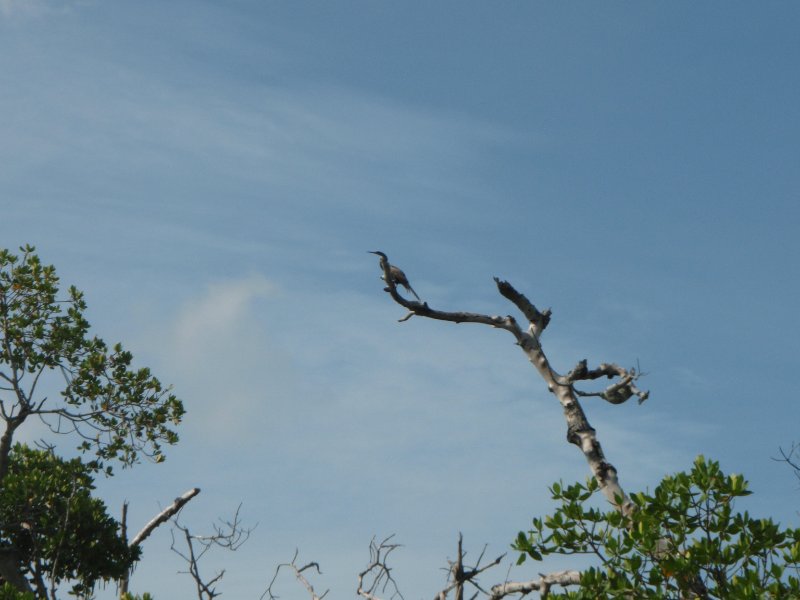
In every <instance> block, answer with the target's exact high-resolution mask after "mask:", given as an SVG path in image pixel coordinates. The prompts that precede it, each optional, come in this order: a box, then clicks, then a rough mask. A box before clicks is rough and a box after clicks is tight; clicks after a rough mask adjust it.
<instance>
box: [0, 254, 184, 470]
mask: <svg viewBox="0 0 800 600" xmlns="http://www.w3.org/2000/svg"><path fill="white" fill-rule="evenodd" d="M20 251H21V255H19V256H17V255H14V254H12V253H11V252H9V251H8V250H0V411H1V413H2V417H3V419H4V420H5V421H6V423H7V431H8V430H9V429H10V430H11V432H13V430H14V429H16V428H17V427H18V426H19V425H21V424H22V422H23V421H24V420H25V419H26V418H27V417H29V416H30V415H34V414H35V415H39V416H40V417H41V418H43V419H44V420H45V421H46V422H48V423H50V424H51V428H52V429H53V430H54V431H57V432H59V433H77V434H78V435H79V436H80V437H81V438H82V439H81V445H80V448H81V449H82V450H84V451H86V450H94V451H95V453H96V456H97V462H96V463H95V464H96V465H97V466H100V465H102V464H103V462H104V461H106V460H108V459H117V460H120V461H121V462H122V463H123V464H124V465H130V464H132V463H134V462H135V461H136V460H137V458H138V455H139V453H144V454H145V455H148V456H151V457H153V458H154V459H155V460H156V461H160V460H163V454H162V450H161V444H162V443H164V442H165V443H168V444H174V443H175V442H177V440H178V436H177V434H176V433H175V431H174V430H173V428H172V426H174V425H177V424H178V423H180V421H181V418H182V416H183V414H184V409H183V404H182V403H181V401H180V400H179V399H178V398H176V397H175V396H174V395H173V394H171V393H170V390H169V388H165V387H164V386H162V384H161V383H160V382H159V380H158V379H156V378H155V377H154V376H152V375H151V373H150V371H149V370H148V369H146V368H142V369H133V368H131V363H132V356H131V354H130V352H127V351H125V350H124V349H123V348H122V346H121V345H120V344H116V345H114V346H113V347H111V348H109V346H108V345H107V344H106V343H105V342H104V341H103V340H102V339H100V338H98V337H96V336H90V335H89V323H88V321H87V320H86V318H85V317H84V311H85V309H86V303H85V302H84V299H83V294H82V293H81V292H80V291H78V290H77V289H76V288H75V287H70V288H69V289H68V291H67V294H66V297H64V298H60V297H59V279H58V276H57V275H56V272H55V268H54V267H53V266H48V265H44V264H42V262H41V260H40V259H39V257H38V256H37V255H36V254H35V253H34V248H33V247H32V246H25V247H23V248H20ZM48 372H53V373H55V374H56V376H57V377H62V375H63V377H64V378H65V380H66V381H65V387H64V389H63V391H62V392H61V396H62V398H61V401H60V402H58V401H54V400H47V399H44V398H43V399H38V398H37V396H36V391H37V386H38V385H39V384H40V378H41V376H42V375H43V374H46V373H48ZM4 394H5V395H4ZM2 451H5V452H7V451H8V447H6V448H5V449H3V448H0V452H2ZM4 458H5V457H4V456H2V455H0V479H2V476H3V469H4V468H5V465H4V463H3V460H4Z"/></svg>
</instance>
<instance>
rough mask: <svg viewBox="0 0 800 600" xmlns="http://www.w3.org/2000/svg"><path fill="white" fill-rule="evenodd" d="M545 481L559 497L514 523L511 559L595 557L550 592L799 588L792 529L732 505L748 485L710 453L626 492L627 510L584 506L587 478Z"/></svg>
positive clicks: (696, 593) (752, 594)
mask: <svg viewBox="0 0 800 600" xmlns="http://www.w3.org/2000/svg"><path fill="white" fill-rule="evenodd" d="M551 491H552V495H553V499H554V500H556V501H558V502H560V504H561V506H560V507H559V508H558V510H557V511H556V512H555V513H554V514H553V515H552V516H548V517H545V518H544V519H541V518H537V519H534V520H533V528H532V529H531V530H530V531H528V532H527V533H524V532H520V534H519V535H518V537H517V540H516V542H515V544H514V548H515V549H516V550H519V551H520V552H522V554H521V555H520V559H519V562H523V561H524V560H525V559H526V558H533V559H534V560H541V559H542V557H543V556H545V555H548V554H584V555H590V556H592V557H594V558H595V559H596V560H597V561H598V566H595V567H592V568H589V569H587V570H585V571H583V572H582V573H581V576H580V588H579V590H577V591H567V592H564V593H563V594H555V593H553V592H551V594H550V596H549V597H550V598H573V599H578V598H580V599H587V600H588V599H596V598H658V599H667V598H675V599H679V598H686V597H703V598H737V599H748V598H753V599H756V598H759V599H760V598H800V529H782V528H781V527H780V526H778V525H777V524H776V523H774V522H773V521H772V520H771V519H755V518H753V517H751V516H750V515H749V514H748V513H747V512H744V513H735V512H734V510H733V503H734V501H735V500H736V499H737V498H741V497H743V496H747V495H749V494H750V493H751V492H750V491H748V489H747V482H746V481H745V480H744V478H743V477H742V476H741V475H725V474H723V473H722V471H721V470H720V467H719V463H717V462H714V461H707V460H705V459H704V458H703V457H702V456H700V457H698V458H697V459H696V460H695V463H694V466H693V468H692V470H691V471H690V472H688V473H686V472H682V473H678V474H676V475H672V476H668V477H666V478H664V480H663V481H662V482H661V483H660V484H659V486H658V487H657V488H656V489H655V491H654V492H653V493H652V494H647V493H640V494H633V495H632V496H631V498H632V500H633V502H634V503H635V510H633V511H632V512H631V513H630V515H628V516H624V515H623V514H622V513H621V512H620V511H618V510H611V511H608V512H605V511H602V510H599V509H596V508H592V507H587V506H586V503H587V501H589V499H590V498H591V497H592V496H593V495H594V494H595V493H596V492H597V491H598V484H597V482H596V481H595V480H594V479H590V480H588V481H587V483H586V484H585V485H582V484H575V485H570V486H563V485H561V484H554V485H553V487H552V488H551Z"/></svg>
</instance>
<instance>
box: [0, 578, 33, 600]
mask: <svg viewBox="0 0 800 600" xmlns="http://www.w3.org/2000/svg"><path fill="white" fill-rule="evenodd" d="M0 600H36V596H34V595H33V593H31V592H20V591H19V590H18V589H17V588H15V587H14V586H13V585H11V584H10V583H8V582H6V583H4V584H3V585H2V586H0Z"/></svg>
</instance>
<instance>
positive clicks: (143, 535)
mask: <svg viewBox="0 0 800 600" xmlns="http://www.w3.org/2000/svg"><path fill="white" fill-rule="evenodd" d="M199 493H200V488H192V489H191V490H189V491H188V492H186V493H185V494H183V495H182V496H178V497H177V498H175V501H174V502H173V503H172V504H170V505H169V506H168V507H167V508H165V509H164V510H162V511H161V512H160V513H158V514H157V515H156V516H155V517H153V518H152V519H150V522H149V523H148V524H147V525H145V526H144V528H143V529H142V530H141V531H140V532H139V533H137V534H136V536H135V537H134V538H133V540H131V543H130V546H131V547H133V546H139V545H140V544H141V543H142V542H143V541H144V540H145V539H147V537H148V536H149V535H150V534H151V533H153V530H155V528H156V527H158V526H159V525H161V524H162V523H166V522H167V521H169V519H170V518H171V517H173V516H174V515H176V514H178V511H179V510H180V509H182V508H183V507H184V505H185V504H186V503H187V502H189V500H191V499H192V498H194V497H195V496H197V494H199Z"/></svg>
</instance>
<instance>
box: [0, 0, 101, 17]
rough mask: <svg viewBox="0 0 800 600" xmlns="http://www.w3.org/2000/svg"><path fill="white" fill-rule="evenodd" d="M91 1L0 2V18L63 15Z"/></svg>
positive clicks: (0, 0) (6, 0)
mask: <svg viewBox="0 0 800 600" xmlns="http://www.w3.org/2000/svg"><path fill="white" fill-rule="evenodd" d="M92 1H93V0H0V16H2V17H5V18H9V17H12V18H13V17H38V16H42V15H46V14H52V13H64V12H67V11H70V10H73V9H74V8H77V7H79V6H83V5H87V4H91V3H92Z"/></svg>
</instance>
